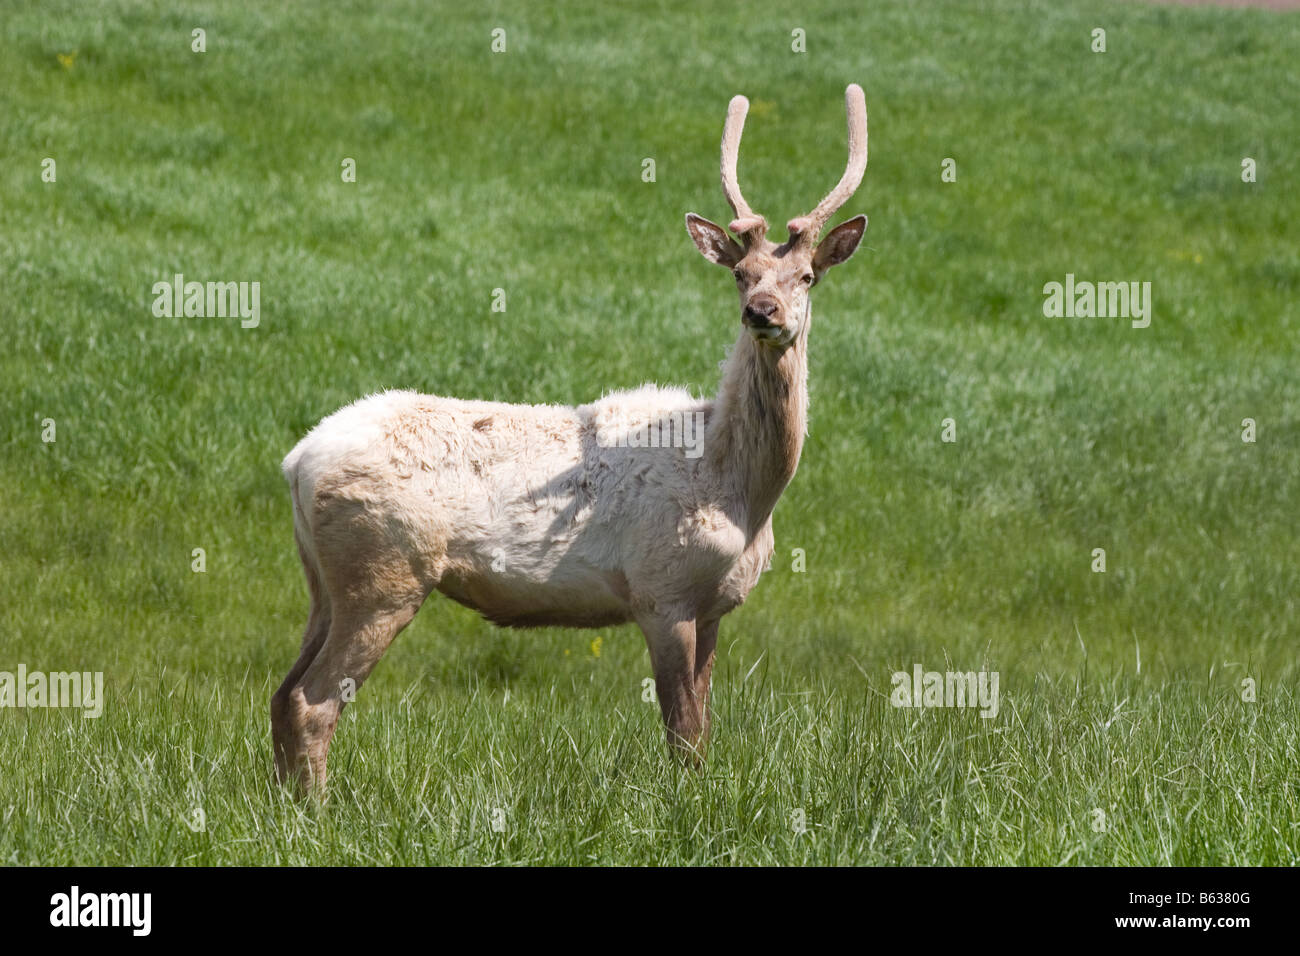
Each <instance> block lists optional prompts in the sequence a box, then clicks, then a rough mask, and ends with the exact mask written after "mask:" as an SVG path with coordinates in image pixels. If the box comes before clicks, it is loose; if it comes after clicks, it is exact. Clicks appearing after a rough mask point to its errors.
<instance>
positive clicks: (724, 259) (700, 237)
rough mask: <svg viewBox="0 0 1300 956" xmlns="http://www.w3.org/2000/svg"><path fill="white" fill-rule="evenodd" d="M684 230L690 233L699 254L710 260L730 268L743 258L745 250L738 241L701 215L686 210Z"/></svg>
mask: <svg viewBox="0 0 1300 956" xmlns="http://www.w3.org/2000/svg"><path fill="white" fill-rule="evenodd" d="M686 231H687V232H688V233H690V235H691V239H692V240H693V241H694V242H695V247H696V248H697V249H699V250H700V255H702V256H704V258H706V259H708V260H709V261H710V262H716V263H717V264H718V265H720V266H726V267H727V268H728V269H730V268H731V267H732V266H734V265H735V264H736V263H737V262H739V261H740V260H741V259H743V258H745V250H744V249H742V248H740V243H738V242H736V240H735V239H732V238H731V237H730V236H729V235H727V231H726V230H725V229H723V228H722V227H721V226H719V225H718V224H717V223H715V222H709V220H707V219H705V218H704V217H702V216H697V215H695V213H693V212H688V213H687V214H686Z"/></svg>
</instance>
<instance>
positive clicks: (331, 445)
mask: <svg viewBox="0 0 1300 956" xmlns="http://www.w3.org/2000/svg"><path fill="white" fill-rule="evenodd" d="M845 106H846V112H847V114H848V140H849V150H848V153H849V156H848V164H847V168H846V170H845V172H844V175H843V176H842V178H841V179H840V181H839V184H838V185H837V186H836V187H835V188H834V189H833V190H832V191H831V192H830V193H829V194H828V195H827V196H826V198H825V199H823V200H822V201H821V202H820V203H819V204H818V205H817V207H816V208H815V209H814V210H813V211H812V212H811V213H810V214H808V215H806V216H801V217H799V218H797V219H793V220H791V221H790V222H789V223H788V226H787V228H788V231H789V237H788V238H787V239H786V241H785V242H783V243H781V244H779V245H778V244H775V243H773V242H770V241H769V240H768V239H767V222H766V220H764V219H763V217H762V216H758V215H756V214H755V213H754V212H753V211H752V210H751V209H750V207H749V205H748V203H746V202H745V199H744V197H743V196H742V195H741V193H740V188H739V186H738V185H737V181H736V155H737V151H738V148H739V145H740V136H741V131H742V129H743V127H744V122H745V115H746V113H747V111H748V108H749V102H748V101H747V100H746V99H745V98H744V97H743V96H737V97H735V98H734V99H733V100H732V101H731V104H730V107H729V108H728V110H727V120H726V125H725V127H724V132H723V137H722V188H723V192H724V193H725V195H726V198H727V201H728V203H729V204H730V205H731V208H732V209H733V210H734V212H735V219H734V220H733V221H732V222H731V223H730V229H731V231H732V232H733V233H734V234H735V235H736V237H737V238H738V239H739V241H737V240H736V239H733V238H731V236H729V235H728V234H727V232H726V231H725V230H723V229H722V227H720V226H718V225H716V224H714V223H712V222H709V221H708V220H707V219H703V218H701V217H699V216H696V215H695V214H693V213H692V214H689V215H687V217H686V229H687V231H688V232H689V234H690V236H691V238H692V239H693V240H694V242H695V245H696V246H697V247H699V250H700V252H701V253H702V254H703V255H704V257H705V258H706V259H708V260H709V261H710V262H714V263H717V264H718V265H721V266H725V267H726V268H727V269H729V270H730V271H731V272H732V273H733V274H734V275H735V279H736V284H737V286H738V288H739V292H740V318H741V323H742V329H741V333H740V336H739V339H738V340H737V342H736V344H735V346H734V348H733V349H732V351H731V354H730V356H729V358H728V359H727V362H726V364H725V367H724V370H723V373H722V382H721V385H720V386H719V388H718V392H717V395H716V396H715V397H714V398H713V399H712V400H701V399H695V398H692V397H691V396H690V395H689V394H688V393H687V392H685V391H683V390H679V389H661V388H657V387H655V386H652V385H647V386H643V387H642V388H639V389H637V390H634V391H629V392H617V393H613V394H610V395H606V396H605V397H604V398H602V399H600V400H599V401H597V402H593V403H591V404H590V405H582V406H579V407H576V408H573V407H563V406H551V405H509V404H503V403H498V402H480V401H461V400H459V399H454V398H438V397H434V396H431V395H421V394H417V393H414V392H408V391H391V392H385V393H383V394H380V395H375V396H371V397H369V398H365V399H362V400H360V401H358V402H356V403H354V404H352V405H349V406H347V407H346V408H343V409H342V410H340V411H338V412H335V413H334V414H333V415H330V416H329V417H328V418H326V419H324V420H323V421H321V422H320V424H318V425H317V426H316V427H315V428H313V429H312V430H311V432H310V433H309V434H308V435H307V436H306V437H305V438H304V439H303V440H302V441H301V442H299V443H298V445H297V446H296V447H295V448H294V449H293V451H291V452H290V453H289V454H288V456H287V457H286V458H285V460H284V474H285V477H286V478H287V479H288V481H289V487H290V491H291V493H292V497H293V517H294V537H295V538H296V540H297V544H298V551H299V554H300V555H301V557H302V564H303V569H304V570H305V571H306V575H307V585H308V588H309V590H310V593H311V611H310V615H309V618H308V621H307V629H306V633H305V634H304V636H303V641H302V652H301V654H300V655H299V657H298V660H297V662H296V663H295V664H294V665H293V667H292V668H291V669H290V671H289V674H288V676H287V677H285V679H284V682H283V684H281V686H280V688H279V689H278V690H277V691H276V692H275V695H274V698H273V700H272V702H271V723H272V733H273V736H274V748H275V762H276V771H277V775H278V776H279V778H280V779H281V780H287V779H291V778H292V779H296V781H297V782H298V784H299V786H300V787H301V788H302V789H304V790H309V789H311V788H312V787H313V786H315V787H323V786H324V784H325V778H326V772H325V763H326V756H327V754H328V751H329V745H330V740H331V738H332V737H333V734H334V729H335V726H336V724H337V722H338V718H339V714H340V712H341V711H342V709H343V706H344V703H345V698H348V697H350V694H347V693H346V689H347V688H349V687H350V686H351V687H359V686H360V685H361V684H362V683H363V682H364V681H365V679H366V677H367V676H368V675H369V674H370V672H371V670H372V669H373V668H374V666H375V664H376V663H378V661H379V659H380V657H382V656H383V654H384V651H386V650H387V649H388V646H389V645H390V644H391V643H392V641H393V638H394V637H395V636H396V635H397V634H398V632H399V631H401V630H402V628H403V627H405V626H406V625H407V623H409V622H410V620H411V619H412V618H413V617H414V616H415V613H416V612H417V611H418V610H419V608H420V606H421V604H422V603H423V602H424V600H425V598H426V597H428V596H429V594H430V593H431V592H433V591H440V592H441V593H443V594H445V595H446V596H447V597H450V598H452V599H453V600H455V601H458V602H460V603H461V604H464V605H466V606H468V607H471V608H474V609H476V610H478V611H479V612H481V613H482V614H483V615H484V616H485V617H486V618H488V619H489V620H491V621H493V622H495V623H497V624H501V625H508V626H514V627H534V626H542V625H558V626H565V627H603V626H606V625H614V624H620V623H624V622H627V621H636V623H637V624H638V625H640V627H641V630H642V631H643V632H644V634H645V639H646V644H647V645H648V647H649V651H650V660H651V664H652V666H653V668H654V675H655V685H656V690H657V692H658V699H659V704H660V708H661V709H662V712H663V719H664V724H665V725H666V727H667V733H668V740H669V742H670V744H673V745H674V746H676V747H678V748H681V750H683V751H684V752H685V755H686V756H687V757H688V759H698V757H699V755H700V754H701V753H702V751H703V746H704V743H705V740H706V738H707V734H708V728H709V705H708V698H709V688H710V675H711V672H712V669H713V658H714V649H715V647H716V645H717V640H718V622H719V621H720V620H721V619H722V617H723V615H724V614H726V613H727V612H728V611H730V610H732V609H733V608H735V607H737V606H738V605H739V604H740V603H741V602H742V601H744V600H745V597H746V596H747V595H748V594H749V592H750V590H751V589H752V588H753V587H754V585H755V584H756V583H757V581H758V578H759V575H760V574H761V573H762V572H763V571H764V570H765V569H766V567H767V566H768V564H769V562H770V560H771V556H772V550H773V539H772V509H773V508H774V507H775V506H776V503H777V500H778V499H779V498H780V497H781V493H782V492H783V491H784V490H785V488H786V485H787V484H789V482H790V479H791V478H792V477H793V476H794V473H795V468H796V467H797V466H798V464H799V454H800V451H801V449H802V447H803V442H804V434H805V430H806V426H807V404H808V393H807V387H806V379H807V372H808V352H807V343H808V328H809V324H810V322H811V319H812V312H811V307H810V303H809V294H808V293H809V290H810V289H811V288H812V286H814V285H815V284H816V283H817V282H818V281H820V279H821V278H822V275H823V274H824V273H825V272H826V270H827V269H829V268H830V267H831V266H833V265H837V264H839V263H841V262H844V261H845V260H846V259H848V258H849V256H851V255H852V254H853V251H854V250H855V249H856V248H857V245H858V243H859V241H860V240H861V238H862V233H863V230H864V229H865V228H866V224H867V220H866V217H865V216H857V217H855V218H853V219H850V220H848V221H847V222H844V223H842V224H841V225H839V226H837V227H836V228H835V229H833V230H831V231H830V232H829V233H828V234H827V235H826V238H825V239H824V240H822V242H821V243H820V244H818V243H817V237H818V234H819V233H820V232H821V231H822V229H823V228H824V227H825V225H826V223H827V221H828V220H829V219H830V218H831V216H832V215H834V213H835V212H836V210H838V209H839V207H840V206H841V205H843V204H844V202H845V201H846V200H847V199H848V198H849V196H851V195H852V194H853V192H854V190H856V189H857V187H858V184H859V183H860V182H861V181H862V174H863V171H864V169H865V168H866V163H867V113H866V103H865V100H864V98H863V95H862V89H861V88H860V87H859V86H857V85H856V84H854V85H851V86H849V87H848V89H847V90H846V93H845ZM691 422H699V423H701V424H702V435H701V436H700V437H702V441H701V442H699V443H698V447H695V448H694V449H692V448H691V447H685V445H686V443H685V442H684V441H678V440H676V438H674V436H673V434H672V433H673V431H674V429H676V430H677V437H681V433H682V432H684V431H685V430H686V428H685V426H686V425H687V424H688V423H691ZM646 435H651V436H659V437H660V438H662V436H664V435H669V439H670V440H667V441H664V440H651V441H642V440H637V436H642V437H644V436H646ZM629 436H630V437H629ZM349 682H351V683H349Z"/></svg>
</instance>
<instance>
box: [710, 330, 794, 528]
mask: <svg viewBox="0 0 1300 956" xmlns="http://www.w3.org/2000/svg"><path fill="white" fill-rule="evenodd" d="M811 321H812V310H811V309H809V310H808V311H807V312H805V314H804V318H803V321H802V322H801V323H800V326H801V327H800V329H799V332H798V334H797V335H796V336H795V339H794V341H793V342H792V343H791V344H790V346H789V347H788V348H786V349H785V350H784V351H779V350H777V349H774V348H769V347H767V346H765V345H760V344H759V343H757V342H755V341H754V339H753V337H752V336H751V335H750V334H749V332H748V331H744V330H742V331H741V333H740V338H739V339H738V340H737V342H736V345H735V347H734V348H733V349H732V351H731V355H730V356H729V357H728V359H727V362H726V365H725V366H724V368H723V372H722V384H721V386H720V387H719V388H718V395H717V398H716V399H715V401H714V406H713V415H712V418H711V420H710V421H709V425H708V431H707V432H706V434H705V458H706V460H707V462H708V464H709V467H710V468H711V469H712V470H713V471H714V473H715V474H716V475H717V476H718V477H719V479H720V481H721V484H722V487H723V489H724V492H725V494H726V495H727V497H728V498H729V499H730V501H731V503H735V504H739V505H741V506H742V507H743V508H744V513H743V515H737V517H739V518H740V519H741V521H742V522H743V525H742V526H743V527H744V528H745V529H746V532H747V534H748V536H749V537H751V538H752V537H753V536H754V535H755V534H756V533H757V532H758V530H759V529H760V528H762V527H763V525H764V524H765V523H766V522H767V519H768V518H770V517H771V515H772V509H773V508H775V507H776V503H777V500H778V499H779V498H780V497H781V493H782V492H783V491H785V488H786V485H788V484H789V483H790V479H791V478H793V477H794V473H795V469H796V468H798V467H799V454H800V452H801V451H802V450H803V440H804V435H805V433H806V431H807V427H808V384H807V380H808V350H807V348H808V326H809V325H810V324H811ZM727 510H728V511H731V508H728V509H727Z"/></svg>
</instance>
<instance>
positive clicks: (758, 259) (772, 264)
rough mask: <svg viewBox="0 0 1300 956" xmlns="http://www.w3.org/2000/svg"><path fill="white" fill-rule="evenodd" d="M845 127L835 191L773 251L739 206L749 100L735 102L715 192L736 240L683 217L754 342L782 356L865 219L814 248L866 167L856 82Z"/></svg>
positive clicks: (762, 225) (848, 96)
mask: <svg viewBox="0 0 1300 956" xmlns="http://www.w3.org/2000/svg"><path fill="white" fill-rule="evenodd" d="M844 110H845V113H846V114H847V115H848V123H849V160H848V165H847V167H846V168H845V170H844V175H843V176H841V177H840V181H839V185H837V186H836V187H835V188H834V189H832V190H831V191H830V193H828V194H827V196H826V198H825V199H823V200H822V201H821V202H820V203H818V204H817V208H816V209H814V210H813V211H812V212H811V213H809V214H808V215H806V216H800V217H798V218H797V219H791V220H790V221H789V223H787V224H786V229H787V230H788V231H789V233H790V237H789V238H788V239H787V240H786V241H785V242H783V243H781V244H780V245H777V244H775V243H773V242H770V241H769V240H768V238H767V220H766V219H764V218H763V217H762V216H759V215H756V214H755V213H754V211H753V210H751V209H750V208H749V203H747V202H745V197H744V196H742V195H741V193H740V186H739V184H738V183H737V182H736V154H737V152H738V150H739V147H740V134H741V132H742V131H743V130H744V127H745V115H746V114H747V113H748V112H749V100H747V99H745V97H743V96H737V97H734V98H733V99H732V101H731V105H730V106H729V107H728V108H727V123H726V126H725V127H724V128H723V132H722V192H723V193H724V195H726V197H727V202H728V203H729V204H730V205H731V208H732V210H733V211H734V212H735V214H736V218H735V219H733V220H732V221H731V224H730V227H729V228H730V229H731V231H732V232H733V233H735V234H736V236H738V237H739V240H740V241H739V242H737V241H736V240H735V239H733V238H731V236H729V235H727V232H726V230H724V229H723V228H722V227H721V226H719V225H717V224H716V223H712V222H710V221H709V220H707V219H705V218H703V217H701V216H697V215H695V213H687V215H686V231H687V232H688V233H690V236H691V239H693V240H694V242H695V245H696V246H697V247H698V248H699V250H700V252H701V254H703V256H704V258H706V259H708V260H709V261H710V262H716V263H717V264H718V265H720V266H726V267H727V268H728V269H730V270H731V271H732V273H733V274H734V275H735V277H736V285H737V288H738V289H739V291H740V317H741V322H743V323H744V325H745V327H746V328H747V329H748V330H749V332H750V335H752V336H753V337H754V340H755V341H756V342H758V343H759V344H762V345H768V346H772V347H775V348H777V349H780V350H784V349H785V348H787V347H789V345H790V344H791V343H792V342H794V341H795V340H796V338H797V337H798V336H799V334H800V332H801V331H805V330H806V328H807V322H808V316H809V303H808V290H809V289H811V288H812V287H813V286H814V285H816V284H817V283H818V282H819V281H821V277H822V275H823V274H824V273H825V272H826V270H827V269H829V268H830V267H831V266H835V265H839V264H840V263H841V262H844V261H845V260H847V259H848V258H849V256H851V255H853V251H854V250H855V249H857V247H858V243H859V242H860V241H861V239H862V233H863V231H864V230H865V229H866V228H867V217H866V216H855V217H854V218H852V219H850V220H848V221H847V222H843V223H841V224H840V225H838V226H836V227H835V228H834V229H832V230H831V231H830V232H829V233H828V234H827V235H826V238H825V239H823V240H822V241H821V242H820V243H818V242H817V236H818V234H819V233H820V232H821V231H822V229H823V228H824V227H825V226H826V223H827V222H828V221H829V220H830V218H831V216H833V215H835V212H836V210H838V209H839V208H840V207H841V206H842V205H844V203H845V202H846V201H847V200H848V198H849V197H850V196H851V195H853V192H854V190H856V189H857V188H858V184H859V183H861V182H862V173H863V171H864V170H865V169H866V168H867V103H866V99H865V98H864V97H863V95H862V87H860V86H858V85H857V84H856V83H852V84H850V85H849V87H848V89H846V90H845V91H844Z"/></svg>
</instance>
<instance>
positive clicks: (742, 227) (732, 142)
mask: <svg viewBox="0 0 1300 956" xmlns="http://www.w3.org/2000/svg"><path fill="white" fill-rule="evenodd" d="M748 112H749V100H747V99H745V97H743V96H733V97H732V98H731V103H730V105H728V106H727V125H726V126H725V127H723V130H722V192H723V194H724V195H725V196H726V197H727V202H728V204H730V206H731V209H732V211H733V212H734V213H735V214H736V218H735V219H733V220H732V221H731V225H730V227H729V228H730V229H731V231H732V232H734V233H735V234H736V235H738V236H744V237H745V238H746V239H747V240H749V239H752V238H753V235H752V234H753V233H757V235H758V238H760V239H761V238H762V237H763V236H765V235H766V234H767V220H766V219H764V218H763V217H762V216H758V215H755V214H754V211H753V210H752V209H750V208H749V203H747V202H745V197H744V196H742V195H741V194H740V184H739V183H737V182H736V154H737V153H738V152H739V151H740V134H741V133H742V132H744V129H745V115H746V114H747V113H748Z"/></svg>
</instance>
